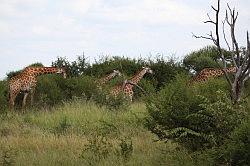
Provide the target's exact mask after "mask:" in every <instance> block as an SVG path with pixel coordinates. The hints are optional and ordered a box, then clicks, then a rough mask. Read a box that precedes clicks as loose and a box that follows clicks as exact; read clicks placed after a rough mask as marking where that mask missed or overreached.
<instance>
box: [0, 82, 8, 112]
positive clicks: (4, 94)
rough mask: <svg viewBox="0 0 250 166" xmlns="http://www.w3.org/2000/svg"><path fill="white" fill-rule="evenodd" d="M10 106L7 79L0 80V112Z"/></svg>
mask: <svg viewBox="0 0 250 166" xmlns="http://www.w3.org/2000/svg"><path fill="white" fill-rule="evenodd" d="M7 106H8V90H7V81H0V113H1V112H3V111H4V110H5V109H6V108H7Z"/></svg>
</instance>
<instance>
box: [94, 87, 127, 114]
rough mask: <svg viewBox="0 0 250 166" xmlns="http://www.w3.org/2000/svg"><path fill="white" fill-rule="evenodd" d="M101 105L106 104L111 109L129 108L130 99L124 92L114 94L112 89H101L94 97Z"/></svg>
mask: <svg viewBox="0 0 250 166" xmlns="http://www.w3.org/2000/svg"><path fill="white" fill-rule="evenodd" d="M92 99H93V100H94V101H95V103H96V104H97V105H99V106H105V107H106V108H108V109H109V110H111V111H118V110H123V111H124V110H127V109H128V107H129V99H128V97H127V96H125V95H124V94H119V95H118V96H116V97H115V96H113V95H112V94H110V89H102V90H99V91H98V92H97V93H96V94H95V95H94V96H93V98H92Z"/></svg>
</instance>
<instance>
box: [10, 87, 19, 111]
mask: <svg viewBox="0 0 250 166" xmlns="http://www.w3.org/2000/svg"><path fill="white" fill-rule="evenodd" d="M18 93H19V91H14V92H12V91H10V92H9V109H10V111H13V110H14V106H15V100H16V96H17V94H18Z"/></svg>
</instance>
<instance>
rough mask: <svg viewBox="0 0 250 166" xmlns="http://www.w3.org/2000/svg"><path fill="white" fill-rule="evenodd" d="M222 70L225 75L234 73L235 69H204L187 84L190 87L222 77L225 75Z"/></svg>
mask: <svg viewBox="0 0 250 166" xmlns="http://www.w3.org/2000/svg"><path fill="white" fill-rule="evenodd" d="M223 70H224V71H225V72H227V73H235V72H236V67H229V68H226V69H215V68H205V69H203V70H201V71H200V72H199V73H198V74H197V75H196V76H194V77H193V78H192V79H191V80H190V82H189V84H190V85H191V84H193V83H197V82H200V83H201V82H206V81H207V80H208V79H210V78H213V77H219V76H222V75H224V74H225V73H224V72H223Z"/></svg>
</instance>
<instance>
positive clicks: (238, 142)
mask: <svg viewBox="0 0 250 166" xmlns="http://www.w3.org/2000/svg"><path fill="white" fill-rule="evenodd" d="M218 153H219V154H220V155H219V156H221V157H220V158H219V160H220V161H221V162H224V163H227V164H230V165H250V118H248V119H247V120H246V121H245V122H243V123H242V124H241V125H240V126H239V127H238V128H236V129H235V131H234V132H233V133H232V134H231V136H230V139H229V140H228V141H226V143H225V145H223V146H222V148H221V149H220V150H219V151H218ZM221 154H222V155H221Z"/></svg>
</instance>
